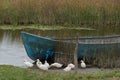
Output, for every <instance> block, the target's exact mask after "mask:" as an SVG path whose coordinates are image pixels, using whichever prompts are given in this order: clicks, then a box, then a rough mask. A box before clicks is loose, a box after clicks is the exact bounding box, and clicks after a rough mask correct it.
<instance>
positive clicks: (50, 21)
mask: <svg viewBox="0 0 120 80" xmlns="http://www.w3.org/2000/svg"><path fill="white" fill-rule="evenodd" d="M119 4H120V1H119V0H115V1H114V0H84V1H83V0H75V1H73V0H57V1H56V0H45V1H44V0H0V24H42V25H64V26H73V25H75V26H91V27H92V26H97V27H101V26H103V25H117V26H119V25H120V5H119Z"/></svg>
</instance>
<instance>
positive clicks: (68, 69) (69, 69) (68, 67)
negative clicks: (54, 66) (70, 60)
mask: <svg viewBox="0 0 120 80" xmlns="http://www.w3.org/2000/svg"><path fill="white" fill-rule="evenodd" d="M71 69H72V68H71V66H67V67H65V68H64V69H63V70H64V71H66V72H68V71H71Z"/></svg>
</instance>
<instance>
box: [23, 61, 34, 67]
mask: <svg viewBox="0 0 120 80" xmlns="http://www.w3.org/2000/svg"><path fill="white" fill-rule="evenodd" d="M24 64H25V65H26V66H27V67H29V68H31V67H33V66H34V64H32V63H30V62H28V61H27V60H25V59H24Z"/></svg>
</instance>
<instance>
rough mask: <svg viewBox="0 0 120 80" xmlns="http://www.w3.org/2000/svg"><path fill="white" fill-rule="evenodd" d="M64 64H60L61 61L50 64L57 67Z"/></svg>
mask: <svg viewBox="0 0 120 80" xmlns="http://www.w3.org/2000/svg"><path fill="white" fill-rule="evenodd" d="M62 66H63V64H60V63H57V62H55V63H53V64H51V65H50V67H57V68H61V67H62Z"/></svg>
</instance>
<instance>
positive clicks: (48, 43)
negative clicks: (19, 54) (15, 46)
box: [22, 32, 120, 61]
mask: <svg viewBox="0 0 120 80" xmlns="http://www.w3.org/2000/svg"><path fill="white" fill-rule="evenodd" d="M118 37H120V36H112V37H95V38H81V39H80V40H87V39H90V40H91V41H92V40H94V39H101V40H102V39H107V38H110V39H112V38H118ZM22 40H23V44H24V46H25V49H26V52H27V54H28V56H29V57H30V58H31V59H32V60H36V59H38V58H39V59H40V60H41V61H42V60H48V59H49V60H50V59H52V58H54V54H56V53H57V54H60V55H63V54H65V53H64V51H63V49H61V51H60V52H56V51H55V48H56V46H57V42H59V40H55V39H52V38H48V37H47V38H46V37H41V36H37V35H33V34H30V33H26V32H22ZM118 40H119V39H118ZM70 43H71V42H70V41H63V44H66V45H68V44H70ZM72 45H74V47H73V52H74V49H75V42H72ZM113 51H114V52H116V53H118V55H120V54H119V53H120V43H117V42H114V41H113V42H107V43H105V44H103V43H100V42H97V43H95V42H94V41H93V43H89V42H87V43H86V42H79V44H78V59H80V58H83V57H84V56H86V57H94V56H96V55H99V54H101V53H109V54H111V53H113Z"/></svg>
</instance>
